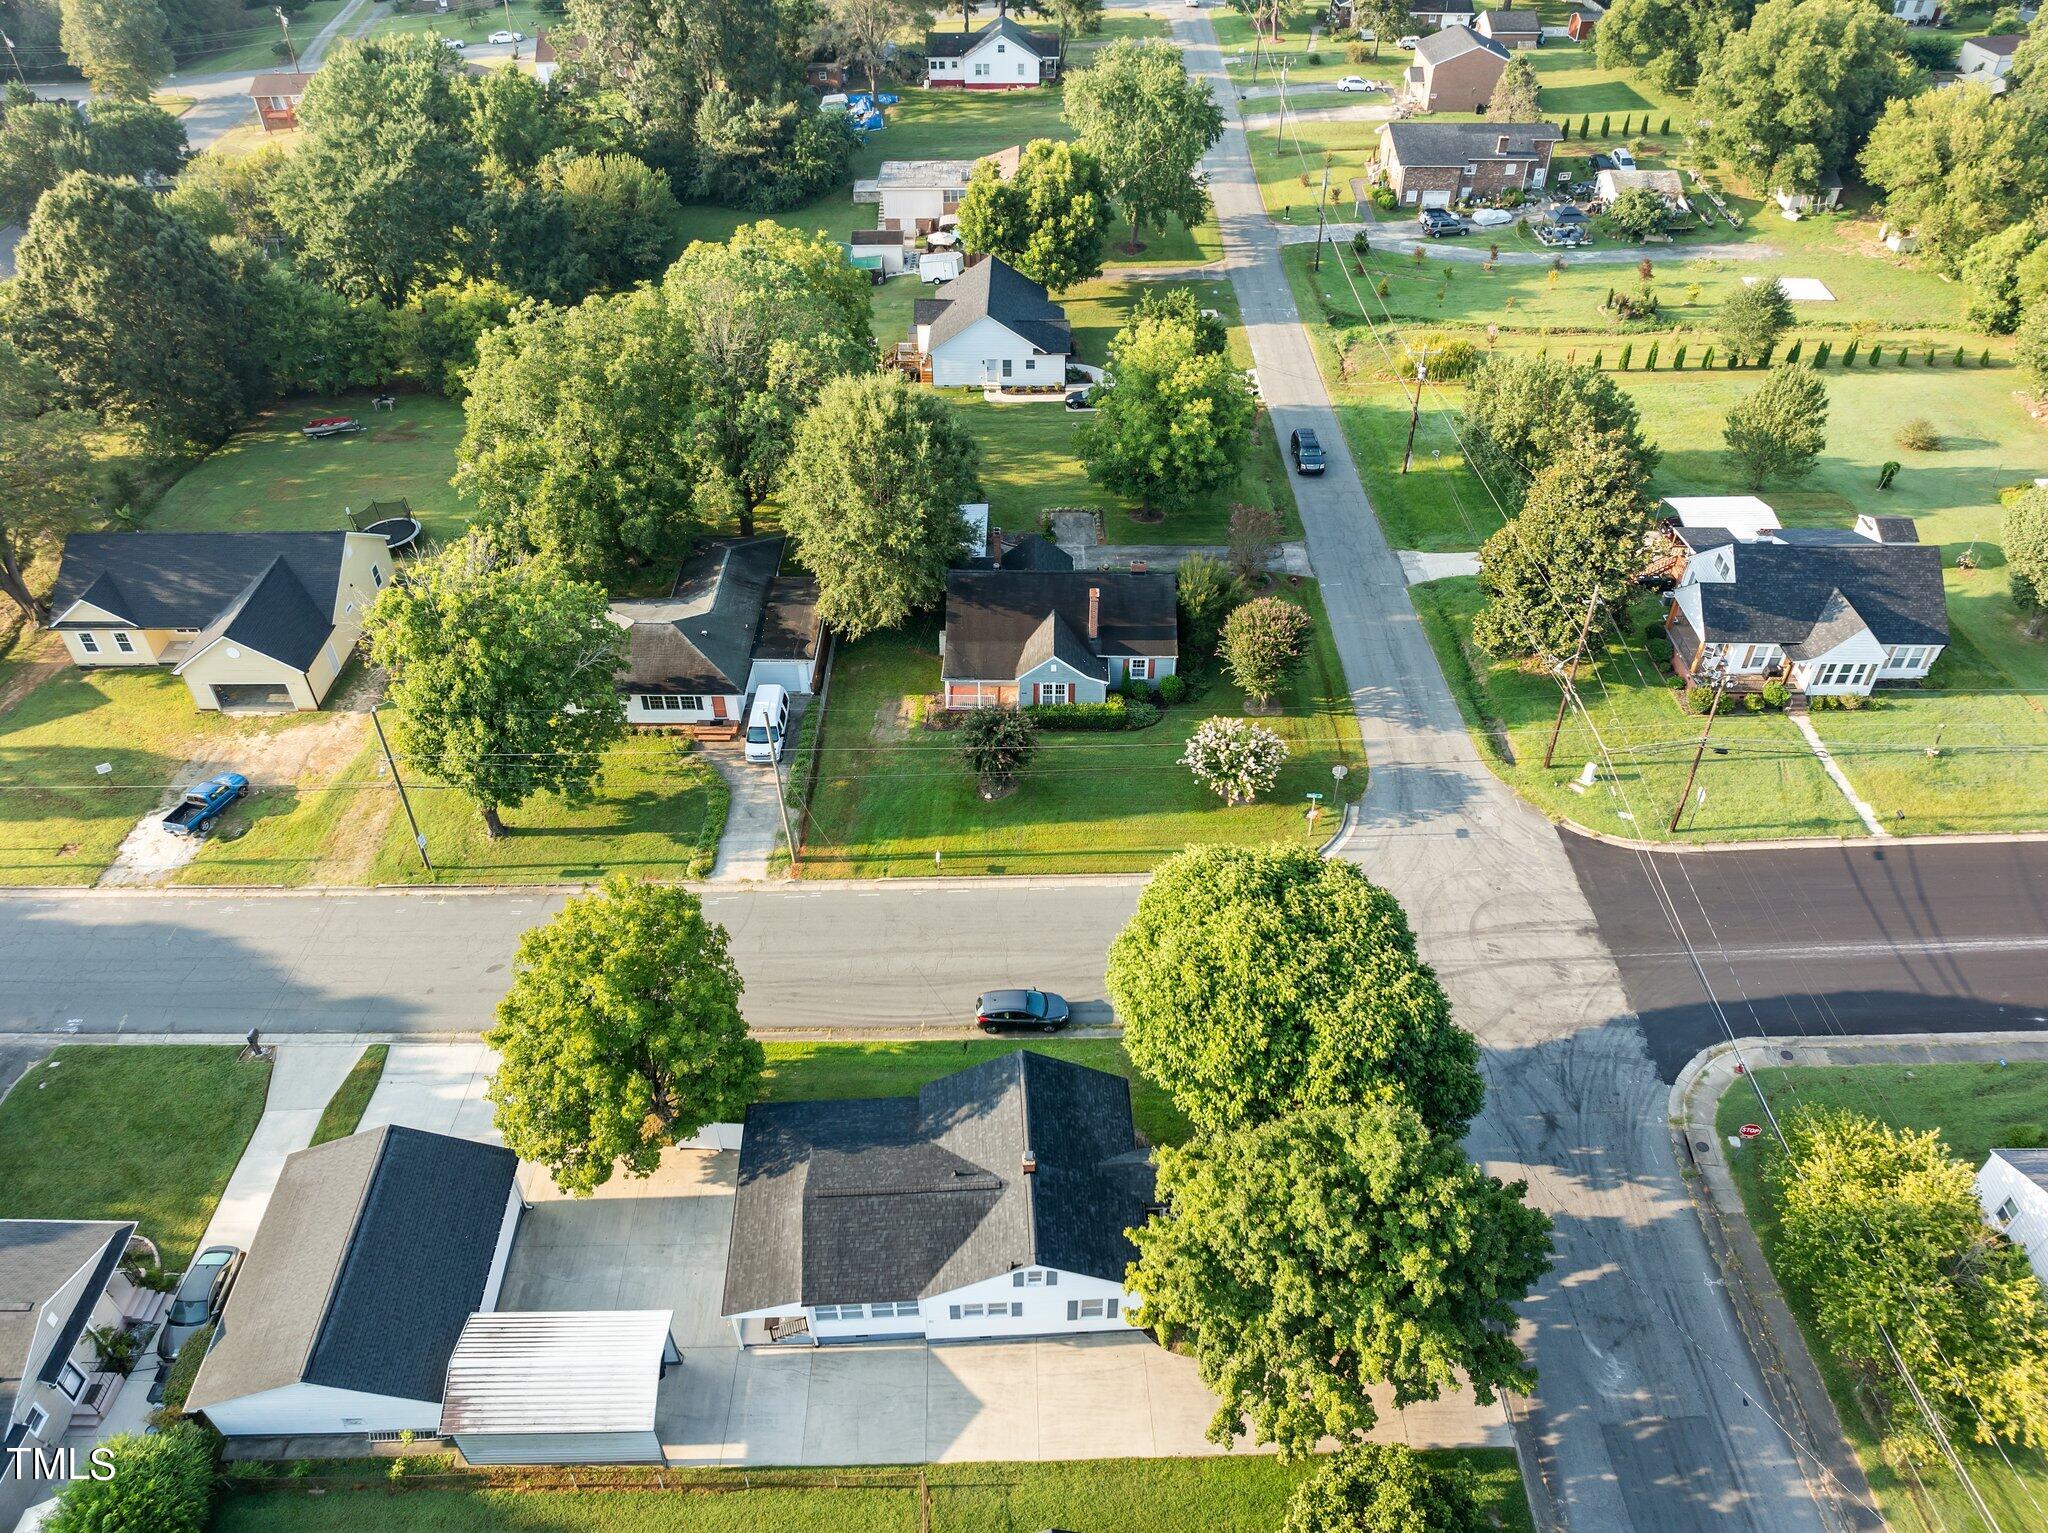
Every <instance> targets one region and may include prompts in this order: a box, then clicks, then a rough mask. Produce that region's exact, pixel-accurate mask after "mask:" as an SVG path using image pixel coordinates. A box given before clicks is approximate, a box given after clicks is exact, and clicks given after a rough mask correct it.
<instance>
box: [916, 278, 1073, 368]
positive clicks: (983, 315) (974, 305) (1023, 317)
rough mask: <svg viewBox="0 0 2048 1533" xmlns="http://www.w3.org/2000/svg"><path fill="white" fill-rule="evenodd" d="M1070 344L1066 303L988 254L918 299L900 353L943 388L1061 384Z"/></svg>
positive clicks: (1070, 335)
mask: <svg viewBox="0 0 2048 1533" xmlns="http://www.w3.org/2000/svg"><path fill="white" fill-rule="evenodd" d="M1073 350H1074V332H1073V327H1072V326H1070V325H1069V324H1068V323H1067V313H1066V310H1064V309H1062V308H1061V307H1060V306H1059V305H1058V304H1056V303H1054V302H1053V301H1052V299H1051V298H1049V297H1048V296H1046V291H1045V288H1044V287H1043V286H1042V285H1040V284H1039V283H1036V282H1033V281H1032V280H1031V279H1030V278H1029V277H1027V276H1025V275H1024V274H1023V273H1022V272H1020V271H1018V270H1017V269H1016V268H1015V267H1013V266H1011V265H1009V264H1008V263H1007V262H1004V261H1000V260H998V259H996V258H995V257H994V256H990V257H989V258H988V259H986V260H983V261H977V262H976V263H975V264H974V265H972V266H970V267H968V268H967V270H966V271H964V272H962V273H961V274H960V275H959V276H957V277H955V278H954V279H953V280H952V281H951V282H948V283H946V284H945V285H944V286H943V287H941V288H940V289H939V290H938V292H937V293H936V294H934V295H933V296H932V297H930V298H920V299H918V300H917V304H916V308H915V310H914V311H913V313H912V316H911V326H910V339H909V341H907V342H906V343H904V344H903V345H902V346H899V347H898V348H897V360H898V362H899V363H900V364H901V365H902V367H903V368H904V370H905V371H906V372H910V373H912V374H914V375H915V376H916V377H918V378H919V379H921V380H922V381H923V382H926V383H933V384H937V385H938V386H940V387H941V388H1002V387H1010V388H1026V389H1029V388H1064V387H1065V386H1066V381H1067V358H1068V357H1069V356H1070V355H1071V354H1072V352H1073Z"/></svg>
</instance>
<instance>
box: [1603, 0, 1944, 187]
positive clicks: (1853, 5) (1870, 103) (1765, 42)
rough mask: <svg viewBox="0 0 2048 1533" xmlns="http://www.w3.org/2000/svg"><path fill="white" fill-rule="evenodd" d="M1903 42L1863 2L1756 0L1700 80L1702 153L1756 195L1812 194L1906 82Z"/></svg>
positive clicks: (1850, 156)
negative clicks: (1793, 190)
mask: <svg viewBox="0 0 2048 1533" xmlns="http://www.w3.org/2000/svg"><path fill="white" fill-rule="evenodd" d="M1601 25H1602V27H1603V28H1604V27H1605V25H1606V22H1605V21H1604V20H1603V21H1602V23H1601ZM1595 35H1596V36H1597V35H1598V34H1597V33H1596V34H1595ZM1904 40H1905V33H1904V29H1903V28H1901V27H1900V25H1899V23H1898V22H1896V21H1894V20H1892V18H1891V16H1890V15H1888V14H1887V13H1886V12H1884V11H1882V10H1880V9H1879V8H1878V7H1877V6H1874V5H1872V4H1871V3H1870V0H1764V3H1763V4H1761V5H1759V6H1758V7H1757V9H1756V15H1755V17H1754V19H1752V20H1751V22H1750V24H1749V27H1748V28H1747V30H1745V31H1742V32H1738V33H1736V34H1735V35H1733V36H1732V37H1730V38H1729V39H1728V40H1727V42H1726V43H1724V44H1723V45H1722V47H1721V49H1720V51H1719V52H1718V53H1716V54H1715V55H1714V57H1713V59H1712V61H1711V62H1710V63H1709V64H1708V65H1707V67H1706V69H1705V70H1704V71H1703V72H1702V74H1701V76H1700V88H1699V94H1698V96H1697V97H1696V98H1695V101H1694V106H1695V108H1696V110H1697V112H1698V115H1699V121H1700V131H1701V138H1702V140H1703V142H1704V144H1705V146H1706V148H1707V151H1708V152H1709V153H1710V154H1713V155H1714V156H1716V157H1717V158H1719V159H1722V160H1725V161H1727V162H1728V163H1729V164H1731V165H1733V166H1734V167H1735V168H1736V169H1737V170H1738V171H1739V172H1741V174H1743V175H1744V176H1746V177H1747V178H1748V179H1749V181H1750V182H1751V184H1752V185H1754V186H1756V187H1758V188H1759V189H1769V188H1773V187H1797V188H1801V189H1803V190H1807V191H1811V190H1813V189H1814V188H1815V187H1817V186H1818V185H1819V184H1820V180H1821V177H1823V176H1825V175H1827V174H1828V173H1829V172H1830V171H1841V170H1844V169H1846V168H1847V167H1848V166H1849V164H1850V162H1851V161H1852V160H1854V158H1855V156H1856V153H1857V151H1858V150H1860V149H1861V148H1862V147H1863V141H1864V140H1865V139H1866V138H1868V137H1869V136H1870V130H1871V128H1872V127H1873V126H1875V124H1876V122H1877V119H1878V115H1879V114H1880V113H1881V112H1882V111H1883V110H1884V106H1885V103H1886V102H1887V101H1889V100H1891V99H1892V98H1893V97H1894V96H1901V95H1904V94H1905V93H1906V90H1907V88H1908V87H1909V86H1910V85H1911V84H1912V81H1913V66H1912V65H1911V64H1910V63H1909V62H1907V60H1906V59H1905V57H1904V56H1903V55H1902V54H1901V53H1900V52H1899V49H1900V47H1901V46H1902V44H1903V43H1904Z"/></svg>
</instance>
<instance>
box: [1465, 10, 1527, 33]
mask: <svg viewBox="0 0 2048 1533" xmlns="http://www.w3.org/2000/svg"><path fill="white" fill-rule="evenodd" d="M1474 19H1475V20H1484V21H1485V23H1486V25H1487V27H1488V29H1489V30H1491V31H1492V32H1493V34H1494V35H1495V36H1496V37H1497V36H1499V35H1500V34H1501V33H1503V32H1538V31H1541V30H1542V28H1543V22H1542V19H1541V18H1540V17H1538V16H1537V14H1536V13H1535V12H1534V11H1482V12H1480V14H1479V16H1478V17H1476V18H1474Z"/></svg>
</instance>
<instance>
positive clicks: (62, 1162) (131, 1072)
mask: <svg viewBox="0 0 2048 1533" xmlns="http://www.w3.org/2000/svg"><path fill="white" fill-rule="evenodd" d="M239 1053H240V1050H238V1049H234V1048H218V1047H195V1046H189V1045H157V1046H145V1045H120V1044H115V1045H104V1044H66V1045H64V1046H63V1047H61V1048H58V1049H54V1050H52V1051H51V1054H50V1057H49V1058H48V1059H47V1060H45V1061H44V1062H43V1063H42V1064H40V1065H37V1066H36V1067H34V1068H33V1069H31V1070H30V1071H29V1072H28V1074H26V1075H25V1076H23V1077H22V1078H21V1080H20V1081H19V1082H17V1083H16V1084H15V1087H14V1089H13V1090H12V1091H10V1092H9V1093H8V1094H7V1099H6V1101H4V1102H0V1219H132V1220H134V1221H135V1222H136V1224H137V1225H138V1227H139V1228H140V1229H141V1232H142V1233H143V1234H145V1235H147V1236H148V1237H149V1238H150V1239H151V1240H153V1241H155V1242H156V1244H157V1249H158V1250H159V1251H160V1252H161V1253H162V1255H163V1259H164V1265H165V1266H166V1267H168V1268H170V1269H171V1270H173V1271H176V1270H179V1269H182V1268H183V1267H184V1265H185V1263H186V1262H187V1261H189V1260H190V1259H191V1257H192V1253H193V1251H194V1250H195V1249H196V1248H197V1247H198V1245H199V1240H200V1237H201V1236H202V1235H204V1234H205V1233H206V1226H207V1224H208V1223H209V1222H210V1221H211V1220H212V1218H213V1209H214V1205H215V1204H216V1203H218V1202H219V1201H220V1195H221V1193H222V1191H223V1190H225V1188H226V1187H227V1184H228V1177H229V1176H230V1175H231V1174H232V1173H233V1171H234V1169H235V1162H236V1161H238V1160H240V1159H241V1158H242V1150H243V1148H244V1146H246V1145H247V1144H248V1142H249V1136H250V1135H251V1134H252V1133H254V1132H255V1130H256V1120H257V1119H258V1118H260V1117H262V1116H263V1098H264V1094H265V1093H266V1092H267V1091H268V1090H269V1087H270V1064H269V1062H268V1061H267V1060H262V1061H258V1060H244V1059H239V1058H237V1057H236V1056H237V1055H238V1054H239Z"/></svg>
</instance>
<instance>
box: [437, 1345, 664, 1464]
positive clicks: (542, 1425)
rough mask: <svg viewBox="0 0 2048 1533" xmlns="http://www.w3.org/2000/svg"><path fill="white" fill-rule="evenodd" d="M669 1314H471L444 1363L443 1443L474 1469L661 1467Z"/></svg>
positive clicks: (662, 1458)
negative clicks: (658, 1421)
mask: <svg viewBox="0 0 2048 1533" xmlns="http://www.w3.org/2000/svg"><path fill="white" fill-rule="evenodd" d="M673 1316H674V1312H673V1311H672V1310H665V1309H638V1310H562V1311H553V1310H550V1311H509V1312H505V1313H500V1314H477V1315H471V1316H470V1317H469V1321H468V1323H467V1324H465V1325H464V1326H463V1328H462V1339H461V1340H460V1341H458V1342H456V1344H455V1353H454V1355H453V1356H452V1357H450V1358H449V1359H448V1387H447V1389H446V1391H445V1392H444V1394H443V1395H442V1400H441V1435H442V1436H443V1437H448V1438H453V1439H454V1441H455V1446H456V1447H457V1448H458V1449H460V1450H461V1452H462V1456H463V1458H464V1459H466V1460H468V1461H469V1462H470V1463H472V1464H659V1463H663V1462H665V1458H664V1455H663V1453H662V1449H661V1435H660V1433H658V1432H657V1431H656V1430H655V1426H654V1408H655V1397H656V1395H657V1394H658V1393H659V1391H660V1386H661V1376H662V1374H663V1372H664V1371H665V1370H666V1369H667V1367H668V1365H669V1364H670V1363H676V1362H681V1361H682V1354H681V1353H680V1352H679V1351H677V1350H676V1344H675V1341H674V1340H673V1339H672V1338H671V1336H670V1335H669V1324H670V1321H671V1320H672V1318H673Z"/></svg>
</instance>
